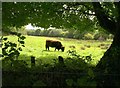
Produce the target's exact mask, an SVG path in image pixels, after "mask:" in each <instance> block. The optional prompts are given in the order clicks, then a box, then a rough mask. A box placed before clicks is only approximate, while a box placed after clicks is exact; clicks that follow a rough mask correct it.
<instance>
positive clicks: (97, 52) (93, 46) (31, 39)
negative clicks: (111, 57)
mask: <svg viewBox="0 0 120 88" xmlns="http://www.w3.org/2000/svg"><path fill="white" fill-rule="evenodd" d="M7 37H8V39H9V40H10V41H13V42H17V37H15V36H7ZM46 39H52V40H60V41H61V43H62V44H63V46H65V52H61V51H54V48H50V51H46V49H45V41H46ZM100 44H111V41H105V42H104V41H95V40H77V39H69V38H57V37H36V36H26V39H25V47H24V48H23V51H21V54H20V57H19V59H24V60H26V61H28V62H30V56H31V55H34V56H35V57H36V60H37V61H39V60H42V62H44V63H52V62H53V59H56V58H57V57H58V56H62V57H64V58H67V57H68V56H69V55H68V53H67V51H68V50H70V49H71V48H70V46H75V49H74V50H76V52H77V53H78V54H80V55H81V56H88V55H90V54H91V55H92V59H93V60H92V61H91V63H92V64H94V65H96V64H97V62H98V61H99V60H100V58H101V57H102V56H103V54H104V52H105V51H106V50H107V48H106V49H101V48H100V47H98V46H99V45H100ZM86 45H87V46H89V47H86Z"/></svg>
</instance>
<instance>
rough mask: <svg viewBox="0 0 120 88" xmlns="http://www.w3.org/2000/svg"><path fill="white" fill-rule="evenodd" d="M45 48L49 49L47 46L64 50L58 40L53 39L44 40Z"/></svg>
mask: <svg viewBox="0 0 120 88" xmlns="http://www.w3.org/2000/svg"><path fill="white" fill-rule="evenodd" d="M45 46H46V50H47V49H48V50H49V47H55V51H56V49H57V50H58V51H59V50H60V49H61V50H62V52H64V49H65V47H63V46H62V44H61V42H60V41H54V40H46V45H45Z"/></svg>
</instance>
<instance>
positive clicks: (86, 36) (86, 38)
mask: <svg viewBox="0 0 120 88" xmlns="http://www.w3.org/2000/svg"><path fill="white" fill-rule="evenodd" d="M93 38H94V36H93V34H91V33H86V34H85V35H84V37H83V39H85V40H92V39H93Z"/></svg>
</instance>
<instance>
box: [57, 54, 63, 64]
mask: <svg viewBox="0 0 120 88" xmlns="http://www.w3.org/2000/svg"><path fill="white" fill-rule="evenodd" d="M58 62H59V63H62V64H63V63H64V59H63V57H61V56H58Z"/></svg>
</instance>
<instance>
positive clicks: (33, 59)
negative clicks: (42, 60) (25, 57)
mask: <svg viewBox="0 0 120 88" xmlns="http://www.w3.org/2000/svg"><path fill="white" fill-rule="evenodd" d="M34 66H35V56H31V67H34Z"/></svg>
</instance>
